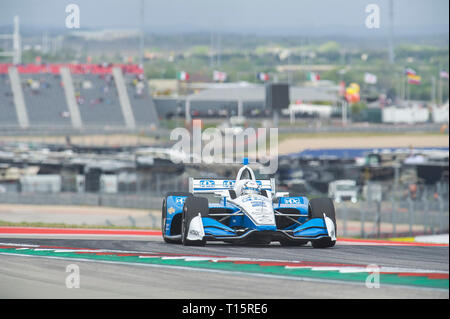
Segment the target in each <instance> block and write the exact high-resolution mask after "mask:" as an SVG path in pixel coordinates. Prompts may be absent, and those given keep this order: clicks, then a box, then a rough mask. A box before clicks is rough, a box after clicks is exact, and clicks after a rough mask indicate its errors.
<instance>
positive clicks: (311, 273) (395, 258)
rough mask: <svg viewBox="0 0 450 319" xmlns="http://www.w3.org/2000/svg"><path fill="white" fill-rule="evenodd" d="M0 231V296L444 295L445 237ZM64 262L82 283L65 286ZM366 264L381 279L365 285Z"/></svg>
mask: <svg viewBox="0 0 450 319" xmlns="http://www.w3.org/2000/svg"><path fill="white" fill-rule="evenodd" d="M1 237H2V238H0V298H449V290H448V271H449V261H448V258H449V248H448V245H425V246H416V245H406V244H405V245H400V244H399V245H391V244H389V243H384V242H380V243H379V244H374V243H365V242H352V241H343V242H338V244H337V245H336V246H335V247H333V248H329V249H313V248H312V247H311V246H309V245H307V246H303V247H281V246H280V245H278V244H277V243H273V244H272V245H270V246H234V245H229V244H222V243H211V244H208V245H207V246H206V247H183V246H181V245H173V244H166V243H164V242H163V241H162V240H161V239H160V237H159V236H147V237H144V236H140V237H139V236H113V235H110V236H95V235H90V236H84V237H80V236H79V237H77V236H69V235H60V236H56V235H54V236H45V235H42V234H41V235H39V236H37V235H35V236H25V235H22V236H20V235H8V234H4V233H2V234H1ZM43 237H47V238H43ZM52 237H53V238H52ZM71 264H76V265H77V266H78V267H79V274H80V288H72V289H69V288H67V287H66V278H67V276H68V275H69V274H70V273H69V272H66V267H67V266H68V265H71ZM371 264H373V265H376V266H378V267H379V268H378V270H377V271H378V275H379V288H376V287H373V288H368V287H367V286H366V280H367V277H368V275H370V274H373V269H372V268H370V269H371V270H370V272H369V270H367V269H368V268H367V265H371ZM372 267H373V266H372ZM372 278H373V277H372Z"/></svg>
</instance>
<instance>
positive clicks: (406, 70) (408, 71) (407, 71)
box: [405, 68, 416, 75]
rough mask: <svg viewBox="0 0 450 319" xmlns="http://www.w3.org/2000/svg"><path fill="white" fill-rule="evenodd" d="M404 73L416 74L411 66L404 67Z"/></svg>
mask: <svg viewBox="0 0 450 319" xmlns="http://www.w3.org/2000/svg"><path fill="white" fill-rule="evenodd" d="M405 75H416V71H415V70H413V69H411V68H406V69H405Z"/></svg>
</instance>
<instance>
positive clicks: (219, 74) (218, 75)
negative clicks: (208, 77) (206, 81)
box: [213, 71, 227, 82]
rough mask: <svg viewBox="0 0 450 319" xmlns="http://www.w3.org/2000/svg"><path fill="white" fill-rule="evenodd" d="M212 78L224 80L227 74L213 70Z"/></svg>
mask: <svg viewBox="0 0 450 319" xmlns="http://www.w3.org/2000/svg"><path fill="white" fill-rule="evenodd" d="M213 80H214V81H216V82H225V81H226V80H227V74H226V73H225V72H220V71H214V73H213Z"/></svg>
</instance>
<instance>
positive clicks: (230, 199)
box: [161, 159, 336, 248]
mask: <svg viewBox="0 0 450 319" xmlns="http://www.w3.org/2000/svg"><path fill="white" fill-rule="evenodd" d="M189 188H190V192H189V193H188V192H184V193H183V192H178V193H168V194H167V195H166V196H165V198H164V200H163V204H162V218H161V222H162V225H161V229H162V236H163V239H164V241H165V242H167V243H181V244H183V245H205V243H206V242H207V241H224V242H229V243H245V244H270V243H271V242H272V241H275V242H279V243H280V244H281V245H290V246H295V245H304V244H306V243H308V242H311V244H312V246H313V247H315V248H326V247H333V246H334V245H335V243H336V217H335V210H334V205H333V202H332V200H331V199H329V198H314V199H310V200H308V199H307V198H306V197H289V193H287V192H278V193H277V192H275V180H274V179H268V180H257V179H256V178H255V174H254V172H253V170H252V169H251V168H250V167H249V166H248V160H247V159H244V165H243V167H241V169H240V170H239V172H238V174H237V176H236V180H222V179H220V180H219V179H194V178H190V179H189ZM197 194H200V195H201V194H213V195H215V196H216V197H218V198H219V200H218V203H214V204H213V203H209V201H208V199H207V198H205V197H200V196H196V195H197Z"/></svg>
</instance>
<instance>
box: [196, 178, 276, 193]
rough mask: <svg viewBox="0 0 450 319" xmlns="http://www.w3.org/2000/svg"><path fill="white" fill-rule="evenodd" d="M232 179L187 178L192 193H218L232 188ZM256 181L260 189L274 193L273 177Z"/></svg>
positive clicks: (233, 183)
mask: <svg viewBox="0 0 450 319" xmlns="http://www.w3.org/2000/svg"><path fill="white" fill-rule="evenodd" d="M235 183H236V180H234V179H196V178H192V177H190V178H189V192H190V193H192V194H196V193H203V194H218V193H221V192H223V191H227V190H231V189H234V185H235ZM256 183H258V184H259V185H261V190H266V191H268V192H271V193H272V194H275V179H274V178H271V179H260V180H256Z"/></svg>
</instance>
